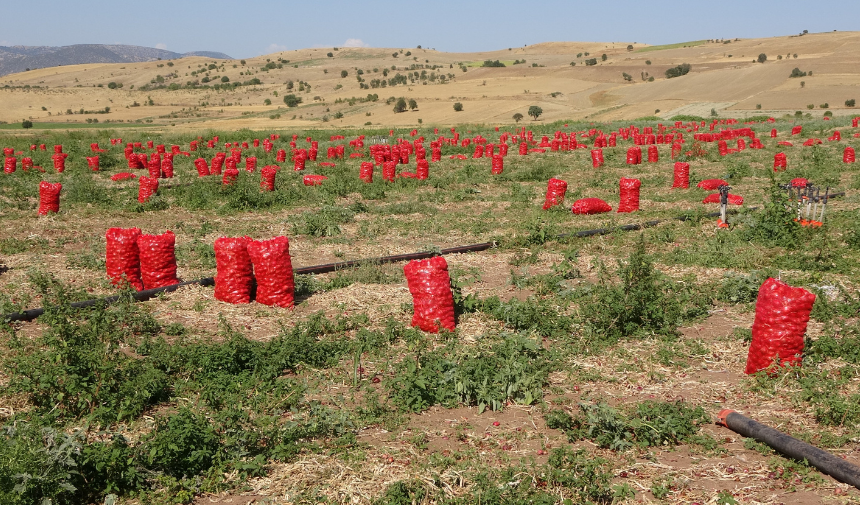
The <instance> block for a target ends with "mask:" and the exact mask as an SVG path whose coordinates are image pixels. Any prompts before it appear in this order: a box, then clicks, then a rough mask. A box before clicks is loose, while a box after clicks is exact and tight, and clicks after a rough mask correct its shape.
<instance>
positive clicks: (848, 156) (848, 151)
mask: <svg viewBox="0 0 860 505" xmlns="http://www.w3.org/2000/svg"><path fill="white" fill-rule="evenodd" d="M855 159H856V158H855V153H854V148H853V147H851V146H848V147H846V148H845V151H844V152H843V153H842V163H854V161H855Z"/></svg>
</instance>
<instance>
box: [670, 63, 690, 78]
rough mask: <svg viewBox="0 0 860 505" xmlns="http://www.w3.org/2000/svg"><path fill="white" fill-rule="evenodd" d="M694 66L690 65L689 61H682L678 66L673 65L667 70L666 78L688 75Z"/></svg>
mask: <svg viewBox="0 0 860 505" xmlns="http://www.w3.org/2000/svg"><path fill="white" fill-rule="evenodd" d="M692 68H693V67H692V65H690V64H689V63H682V64H680V65H678V66H677V67H672V68H670V69H668V70H666V78H667V79H672V78H673V77H681V76H682V75H687V74H688V73H689V72H690V70H691V69H692Z"/></svg>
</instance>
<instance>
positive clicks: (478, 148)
mask: <svg viewBox="0 0 860 505" xmlns="http://www.w3.org/2000/svg"><path fill="white" fill-rule="evenodd" d="M483 157H484V146H482V145H481V144H475V152H474V153H473V154H472V158H483Z"/></svg>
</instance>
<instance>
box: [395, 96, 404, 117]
mask: <svg viewBox="0 0 860 505" xmlns="http://www.w3.org/2000/svg"><path fill="white" fill-rule="evenodd" d="M394 112H395V113H397V112H406V99H405V98H403V97H400V98H398V99H397V103H395V104H394Z"/></svg>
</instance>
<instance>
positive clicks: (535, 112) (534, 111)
mask: <svg viewBox="0 0 860 505" xmlns="http://www.w3.org/2000/svg"><path fill="white" fill-rule="evenodd" d="M541 114H543V109H541V108H540V107H538V106H537V105H532V106H531V107H529V116H531V117H533V118H534V119H535V120H537V118H539V117H540V115H541Z"/></svg>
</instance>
